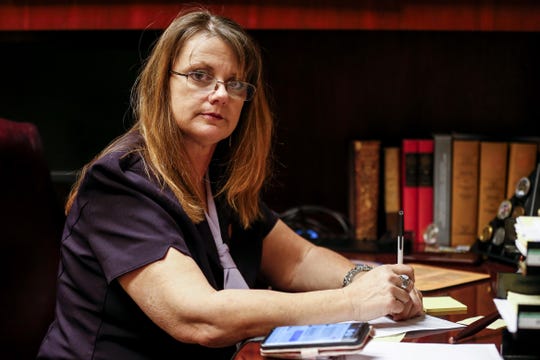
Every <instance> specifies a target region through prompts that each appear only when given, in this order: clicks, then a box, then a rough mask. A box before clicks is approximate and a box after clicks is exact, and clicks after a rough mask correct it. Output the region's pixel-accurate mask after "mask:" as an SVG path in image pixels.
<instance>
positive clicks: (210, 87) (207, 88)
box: [171, 70, 257, 101]
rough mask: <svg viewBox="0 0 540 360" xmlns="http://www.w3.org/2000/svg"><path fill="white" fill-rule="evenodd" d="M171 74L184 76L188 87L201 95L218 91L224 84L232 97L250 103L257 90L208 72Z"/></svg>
mask: <svg viewBox="0 0 540 360" xmlns="http://www.w3.org/2000/svg"><path fill="white" fill-rule="evenodd" d="M171 73H172V74H174V75H179V76H184V77H185V78H186V79H187V83H188V86H189V87H190V88H191V89H194V90H197V91H199V92H201V93H210V92H211V91H214V90H216V89H217V85H218V84H223V86H225V89H226V90H227V93H228V94H229V96H230V97H232V98H234V99H239V100H243V101H250V100H251V99H253V95H254V94H255V91H256V90H257V88H256V87H255V86H253V85H251V84H250V83H247V82H244V81H240V80H229V81H222V80H218V79H216V78H215V77H214V76H212V75H210V74H208V73H207V72H204V71H200V70H199V71H190V72H188V73H187V74H183V73H180V72H177V71H174V70H171Z"/></svg>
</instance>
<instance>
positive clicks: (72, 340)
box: [38, 153, 277, 360]
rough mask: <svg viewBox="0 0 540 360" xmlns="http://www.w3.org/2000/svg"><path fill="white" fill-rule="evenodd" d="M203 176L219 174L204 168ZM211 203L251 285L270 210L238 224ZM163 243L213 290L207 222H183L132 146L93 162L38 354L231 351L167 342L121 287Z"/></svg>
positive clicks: (225, 355) (69, 229)
mask: <svg viewBox="0 0 540 360" xmlns="http://www.w3.org/2000/svg"><path fill="white" fill-rule="evenodd" d="M211 178H212V179H214V178H217V177H213V176H212V172H211ZM216 207H217V211H218V214H219V220H220V227H221V232H222V235H223V241H225V242H227V243H228V244H229V247H230V251H231V255H232V257H233V259H234V260H235V262H236V264H237V266H238V269H239V270H240V271H241V273H242V275H243V276H244V278H245V280H246V282H247V283H248V285H249V286H250V287H251V288H255V287H259V286H261V285H262V284H259V283H258V282H257V276H258V272H259V268H260V260H261V249H262V240H263V238H264V237H265V236H266V235H267V234H268V233H269V232H270V230H271V229H272V228H273V226H274V225H275V223H276V221H277V215H276V214H275V213H274V212H272V211H271V210H269V209H268V208H267V207H266V206H265V205H264V204H262V211H263V219H262V220H260V221H257V222H255V223H254V224H253V226H251V227H250V228H249V229H247V230H244V229H242V227H241V226H240V225H239V222H238V221H237V219H236V217H235V215H234V214H233V213H232V211H231V210H230V208H228V207H227V206H225V204H224V202H222V201H220V199H219V198H217V199H216ZM229 234H231V236H230V237H229ZM170 247H173V248H175V249H177V250H179V251H180V252H182V253H183V254H185V255H188V256H190V257H192V258H193V259H194V260H195V261H196V262H197V264H198V265H199V267H200V268H201V270H202V272H203V273H204V275H205V276H206V278H207V280H208V282H209V283H210V284H211V285H212V286H213V287H214V288H215V289H222V288H223V270H222V268H221V265H220V263H219V258H218V255H217V251H216V247H215V243H214V240H213V238H212V234H211V232H210V229H209V227H208V224H207V223H206V222H202V223H200V224H194V223H193V222H192V221H190V219H189V218H188V217H187V216H186V214H185V212H184V211H183V209H182V207H181V206H180V204H179V203H178V201H177V200H176V198H175V197H174V196H173V195H172V192H170V190H168V189H167V188H165V189H162V188H161V187H160V186H159V185H157V184H156V182H155V181H154V180H153V179H152V178H149V177H148V175H147V174H146V172H145V170H144V168H143V165H142V161H141V159H140V157H139V156H138V154H137V153H132V154H129V155H125V154H124V153H113V154H110V155H107V156H105V157H104V158H102V159H100V160H99V161H98V162H96V163H95V164H94V165H93V166H92V167H91V168H90V169H89V171H88V173H87V176H86V177H85V179H84V181H83V183H82V185H81V187H80V190H79V194H78V197H77V199H76V201H75V203H74V205H73V207H72V209H71V211H70V213H69V214H68V217H67V220H66V224H65V227H64V234H63V238H62V246H61V263H60V267H59V274H58V293H57V302H56V316H55V319H54V321H53V323H52V324H51V326H50V328H49V330H48V333H47V335H46V336H45V338H44V340H43V342H42V345H41V348H40V350H39V354H38V359H77V360H82V359H115V360H118V359H130V360H134V359H169V358H170V359H176V360H178V359H199V358H209V359H230V357H231V356H232V354H233V353H234V350H235V348H234V347H227V348H217V349H215V348H205V347H203V346H200V345H194V344H185V343H181V342H178V341H176V340H174V339H173V338H172V337H170V336H169V335H168V334H167V333H165V332H164V331H163V330H161V329H160V328H159V327H158V326H156V325H155V324H154V323H153V322H152V321H151V320H150V319H149V318H148V317H147V316H146V315H145V314H144V313H143V312H142V311H141V310H140V309H139V307H138V306H137V305H136V304H135V303H134V302H133V300H132V299H131V298H130V297H129V296H128V295H127V294H126V293H125V292H124V290H123V289H122V287H121V286H120V285H119V283H118V281H117V278H118V277H119V276H121V275H123V274H126V273H128V272H129V271H132V270H134V269H137V268H140V267H141V266H144V265H146V264H149V263H152V262H154V261H157V260H159V259H161V258H163V256H164V255H165V253H166V252H167V250H168V249H169V248H170Z"/></svg>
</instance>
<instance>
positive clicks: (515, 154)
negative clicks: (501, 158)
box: [506, 142, 538, 199]
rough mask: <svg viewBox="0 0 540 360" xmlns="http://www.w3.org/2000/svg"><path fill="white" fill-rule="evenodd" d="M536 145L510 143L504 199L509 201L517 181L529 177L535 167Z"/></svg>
mask: <svg viewBox="0 0 540 360" xmlns="http://www.w3.org/2000/svg"><path fill="white" fill-rule="evenodd" d="M537 157H538V144H537V143H527V142H510V144H509V150H508V179H507V186H506V198H507V199H510V198H511V197H512V196H513V195H514V193H515V190H516V185H517V182H518V181H519V179H521V178H522V177H527V176H529V175H530V174H531V173H532V172H533V171H534V169H535V167H536V161H537Z"/></svg>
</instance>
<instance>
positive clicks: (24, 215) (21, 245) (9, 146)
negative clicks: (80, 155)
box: [0, 118, 64, 359]
mask: <svg viewBox="0 0 540 360" xmlns="http://www.w3.org/2000/svg"><path fill="white" fill-rule="evenodd" d="M63 221H64V215H63V211H62V207H61V204H60V202H59V201H58V198H57V196H56V193H55V191H54V187H53V185H52V181H51V177H50V172H49V168H48V166H47V162H46V160H45V156H44V153H43V148H42V142H41V138H40V135H39V132H38V130H37V127H36V126H35V125H33V124H31V123H22V122H15V121H12V120H6V119H1V118H0V275H1V280H0V314H1V315H0V319H1V320H0V358H3V359H35V357H36V354H37V349H38V347H39V344H40V342H41V340H42V339H43V337H44V335H45V333H46V331H47V328H48V325H49V324H50V322H51V320H52V318H53V313H54V302H55V294H56V275H57V269H58V261H59V244H60V241H61V239H60V238H61V231H62V226H63Z"/></svg>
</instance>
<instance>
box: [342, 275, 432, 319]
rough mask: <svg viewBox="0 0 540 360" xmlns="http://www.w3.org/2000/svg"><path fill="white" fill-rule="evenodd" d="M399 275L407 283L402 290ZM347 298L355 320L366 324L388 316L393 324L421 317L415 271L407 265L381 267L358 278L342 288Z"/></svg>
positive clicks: (420, 295)
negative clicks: (407, 281) (395, 321)
mask: <svg viewBox="0 0 540 360" xmlns="http://www.w3.org/2000/svg"><path fill="white" fill-rule="evenodd" d="M400 275H406V276H408V277H409V279H410V282H409V284H408V286H407V287H406V288H402V284H403V280H402V278H401V277H400ZM343 291H344V293H345V294H346V296H348V297H349V299H350V302H351V304H352V307H353V311H354V314H353V316H354V318H355V319H358V320H361V321H368V320H372V319H375V318H377V317H380V316H386V315H390V316H392V318H393V319H394V320H405V319H408V318H411V317H415V316H418V315H421V314H423V313H424V310H423V305H422V294H421V293H420V291H418V290H417V289H416V288H415V287H414V270H413V268H412V267H411V266H409V265H381V266H377V267H375V268H373V269H372V270H370V271H368V272H365V273H361V274H358V275H357V276H356V277H355V278H354V280H353V281H352V283H351V284H349V285H348V286H346V287H345V288H343Z"/></svg>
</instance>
